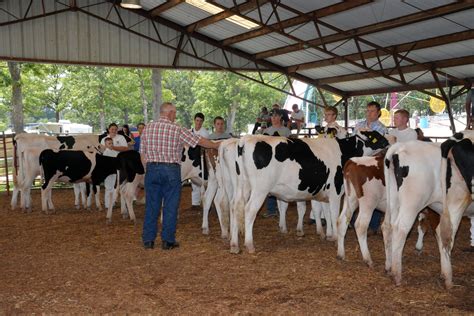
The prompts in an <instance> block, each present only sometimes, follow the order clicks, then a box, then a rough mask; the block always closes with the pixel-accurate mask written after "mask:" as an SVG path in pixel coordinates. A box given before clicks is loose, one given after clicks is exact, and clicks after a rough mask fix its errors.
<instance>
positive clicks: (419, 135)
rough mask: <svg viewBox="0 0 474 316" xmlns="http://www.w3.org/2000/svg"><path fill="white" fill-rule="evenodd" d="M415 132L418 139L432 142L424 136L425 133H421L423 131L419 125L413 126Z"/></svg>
mask: <svg viewBox="0 0 474 316" xmlns="http://www.w3.org/2000/svg"><path fill="white" fill-rule="evenodd" d="M415 132H416V135H417V139H418V140H421V141H423V142H432V140H431V139H430V138H429V137H425V134H423V131H422V130H421V128H419V127H417V128H415Z"/></svg>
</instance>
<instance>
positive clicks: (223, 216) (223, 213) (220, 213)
mask: <svg viewBox="0 0 474 316" xmlns="http://www.w3.org/2000/svg"><path fill="white" fill-rule="evenodd" d="M223 200H224V193H223V191H222V189H219V188H218V189H217V192H216V196H215V198H214V206H215V208H216V213H217V217H218V218H219V225H220V226H221V238H222V239H227V238H229V206H228V202H227V201H225V203H226V205H225V208H224V209H222V207H221V206H222V203H223V202H224V201H223ZM208 225H209V224H208Z"/></svg>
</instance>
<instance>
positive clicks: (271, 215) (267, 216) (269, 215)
mask: <svg viewBox="0 0 474 316" xmlns="http://www.w3.org/2000/svg"><path fill="white" fill-rule="evenodd" d="M276 216H277V213H276V212H266V213H265V214H263V217H265V218H269V217H276Z"/></svg>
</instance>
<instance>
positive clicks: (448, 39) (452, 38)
mask: <svg viewBox="0 0 474 316" xmlns="http://www.w3.org/2000/svg"><path fill="white" fill-rule="evenodd" d="M471 39H474V30H468V31H462V32H458V33H454V34H448V35H444V36H437V37H432V38H428V39H424V40H420V41H414V42H409V43H403V44H398V45H395V46H389V47H387V49H388V50H394V49H395V48H396V49H397V51H398V52H399V53H403V52H410V51H413V50H417V49H423V48H431V47H435V46H440V45H446V44H450V43H455V42H461V41H466V40H471ZM377 54H378V57H380V56H384V55H386V53H385V51H380V50H378V49H373V50H368V51H365V52H363V53H362V56H363V58H365V59H369V58H374V57H377ZM344 57H345V58H347V59H350V60H352V61H357V60H360V58H361V56H360V54H359V53H354V54H349V55H344ZM342 63H344V61H342V60H340V59H337V58H329V59H324V60H318V61H313V62H308V63H304V64H300V65H294V66H291V67H288V72H289V73H293V72H296V71H301V70H307V69H311V68H320V67H326V66H333V65H339V64H342Z"/></svg>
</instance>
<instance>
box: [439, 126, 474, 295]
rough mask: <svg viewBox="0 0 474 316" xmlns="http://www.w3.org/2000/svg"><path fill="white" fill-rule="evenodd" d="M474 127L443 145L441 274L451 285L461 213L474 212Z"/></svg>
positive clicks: (468, 214) (449, 286)
mask: <svg viewBox="0 0 474 316" xmlns="http://www.w3.org/2000/svg"><path fill="white" fill-rule="evenodd" d="M473 141H474V131H464V132H463V133H458V134H455V135H454V136H453V138H452V139H450V140H448V141H446V142H444V143H443V145H442V146H441V149H442V156H443V160H442V169H441V174H442V180H443V181H442V191H443V193H444V196H443V214H442V216H441V223H440V243H439V251H440V258H441V275H442V276H443V277H444V280H445V285H446V287H447V288H451V287H452V285H453V282H452V273H453V272H452V268H451V250H452V249H453V245H454V238H455V237H456V232H457V230H458V228H459V223H460V221H461V217H462V216H463V214H464V215H467V216H469V217H472V216H474V207H473V204H474V203H473V200H474V145H473Z"/></svg>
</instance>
